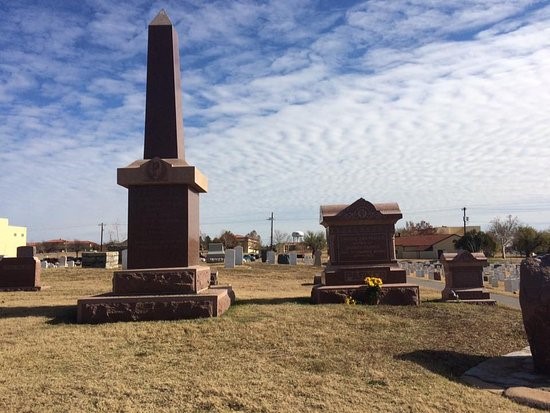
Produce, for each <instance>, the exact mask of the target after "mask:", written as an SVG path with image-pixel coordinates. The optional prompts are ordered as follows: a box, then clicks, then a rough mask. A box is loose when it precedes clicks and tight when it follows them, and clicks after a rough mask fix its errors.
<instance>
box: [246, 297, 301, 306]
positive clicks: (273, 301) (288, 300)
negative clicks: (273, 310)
mask: <svg viewBox="0 0 550 413" xmlns="http://www.w3.org/2000/svg"><path fill="white" fill-rule="evenodd" d="M249 304H258V305H278V304H307V305H309V304H310V298H309V297H281V298H244V299H238V300H237V302H236V303H235V305H249Z"/></svg>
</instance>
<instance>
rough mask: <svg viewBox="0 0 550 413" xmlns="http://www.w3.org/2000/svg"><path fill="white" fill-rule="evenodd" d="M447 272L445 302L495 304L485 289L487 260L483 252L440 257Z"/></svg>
mask: <svg viewBox="0 0 550 413" xmlns="http://www.w3.org/2000/svg"><path fill="white" fill-rule="evenodd" d="M440 260H441V262H442V263H443V269H444V271H445V288H444V289H443V291H442V292H441V296H442V299H443V300H456V299H458V300H461V301H470V302H485V303H486V304H494V303H495V301H494V300H491V299H490V294H489V293H488V292H487V291H485V290H484V288H483V267H484V266H486V265H487V258H486V257H485V254H483V253H482V252H469V251H459V252H458V253H455V252H444V253H443V254H441V257H440Z"/></svg>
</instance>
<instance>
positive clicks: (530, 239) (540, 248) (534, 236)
mask: <svg viewBox="0 0 550 413" xmlns="http://www.w3.org/2000/svg"><path fill="white" fill-rule="evenodd" d="M512 247H513V248H514V249H515V250H517V251H519V252H520V253H522V254H523V255H524V256H525V257H529V256H530V255H531V254H533V253H535V252H546V251H547V250H548V234H547V231H537V230H536V229H535V228H533V227H531V226H529V225H523V226H520V227H518V229H517V232H516V237H515V238H514V241H513V243H512Z"/></svg>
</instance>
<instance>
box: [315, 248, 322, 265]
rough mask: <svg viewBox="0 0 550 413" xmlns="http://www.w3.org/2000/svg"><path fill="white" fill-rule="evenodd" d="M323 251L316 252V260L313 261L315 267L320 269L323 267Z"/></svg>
mask: <svg viewBox="0 0 550 413" xmlns="http://www.w3.org/2000/svg"><path fill="white" fill-rule="evenodd" d="M321 253H322V252H321V250H317V251H315V258H314V261H313V266H314V267H320V266H321Z"/></svg>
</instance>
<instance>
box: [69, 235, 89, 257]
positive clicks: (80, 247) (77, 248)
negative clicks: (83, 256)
mask: <svg viewBox="0 0 550 413" xmlns="http://www.w3.org/2000/svg"><path fill="white" fill-rule="evenodd" d="M88 245H89V244H86V243H85V242H83V241H79V240H77V239H75V240H73V241H72V242H71V243H70V244H69V249H71V250H72V251H74V252H75V254H76V258H78V253H79V252H81V251H86V247H87V246H88Z"/></svg>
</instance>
